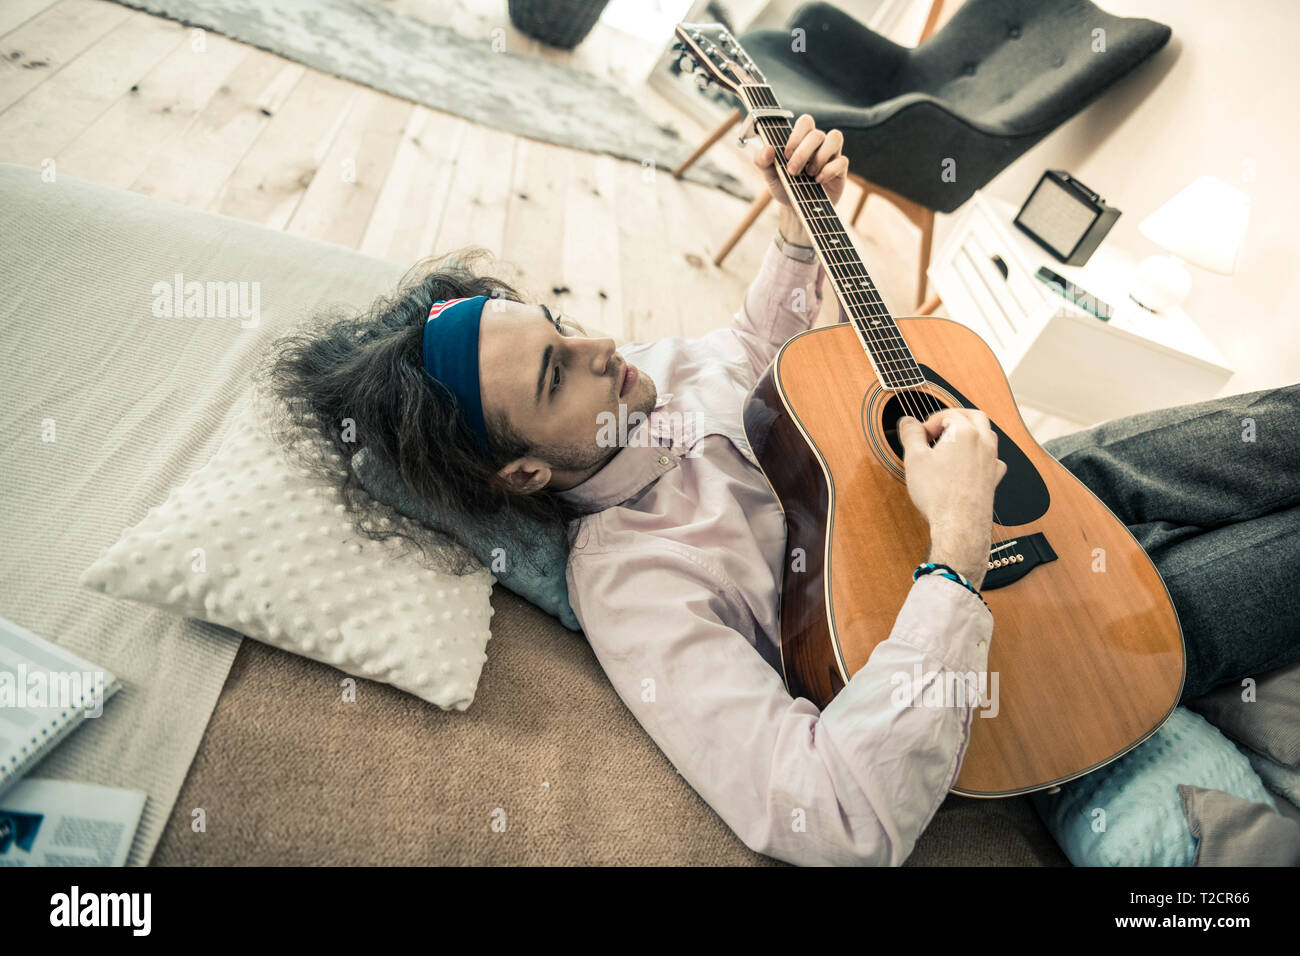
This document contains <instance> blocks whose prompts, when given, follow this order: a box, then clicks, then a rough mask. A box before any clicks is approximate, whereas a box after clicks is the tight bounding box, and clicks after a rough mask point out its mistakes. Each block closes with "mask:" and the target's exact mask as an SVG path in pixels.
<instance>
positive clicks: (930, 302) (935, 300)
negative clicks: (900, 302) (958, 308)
mask: <svg viewBox="0 0 1300 956" xmlns="http://www.w3.org/2000/svg"><path fill="white" fill-rule="evenodd" d="M942 301H943V300H942V299H940V298H939V293H937V292H936V293H934V294H933V295H932V296H930V298H928V299H926V300H925V301H924V302H922V303H921V304H920V305H918V306H917V307H916V314H917V315H934V310H935V309H937V308H939V303H940V302H942Z"/></svg>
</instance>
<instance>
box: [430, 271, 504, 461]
mask: <svg viewBox="0 0 1300 956" xmlns="http://www.w3.org/2000/svg"><path fill="white" fill-rule="evenodd" d="M487 299H488V297H487V296H485V295H477V296H474V298H472V299H439V300H438V301H437V302H435V303H434V304H433V308H431V309H430V310H429V318H428V319H426V320H425V323H424V371H425V373H426V374H427V375H428V376H429V378H431V379H432V380H433V382H434V383H437V384H439V385H442V386H443V388H444V389H446V391H448V392H450V393H451V396H452V398H453V402H452V406H453V407H455V408H459V409H460V413H461V416H462V417H463V418H464V420H465V423H466V424H467V425H469V430H470V431H472V432H473V433H474V438H475V439H476V440H477V442H478V446H479V449H480V450H481V451H482V452H483V454H485V455H486V454H487V451H488V442H487V426H486V425H485V424H484V422H483V397H482V395H481V394H480V393H479V381H478V327H479V320H480V319H481V318H482V317H483V303H484V302H486V301H487ZM431 388H433V383H431ZM433 391H434V392H435V394H436V393H437V391H438V390H437V389H436V388H433ZM444 401H445V399H444Z"/></svg>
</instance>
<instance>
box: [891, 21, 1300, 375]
mask: <svg viewBox="0 0 1300 956" xmlns="http://www.w3.org/2000/svg"><path fill="white" fill-rule="evenodd" d="M916 2H917V3H918V4H920V5H924V6H928V0H916ZM1099 6H1101V7H1102V8H1103V9H1105V10H1107V11H1108V12H1110V13H1114V14H1116V15H1119V16H1141V17H1146V18H1148V19H1152V20H1157V21H1159V22H1161V23H1166V24H1168V25H1169V26H1170V27H1171V28H1172V29H1173V36H1172V38H1171V39H1170V41H1169V44H1168V45H1166V47H1165V48H1164V49H1163V50H1161V51H1160V52H1159V53H1158V54H1157V55H1156V56H1155V57H1154V58H1153V59H1152V60H1150V61H1148V62H1147V63H1146V64H1144V66H1142V67H1140V68H1139V69H1138V71H1136V72H1135V73H1134V74H1131V75H1130V76H1129V77H1128V78H1126V79H1125V80H1124V81H1122V82H1121V84H1120V85H1119V86H1117V87H1114V88H1112V89H1111V90H1110V91H1109V92H1108V93H1107V94H1106V95H1105V96H1103V97H1102V99H1101V100H1099V101H1098V102H1096V103H1094V104H1093V105H1092V106H1091V107H1089V108H1088V109H1086V110H1085V111H1084V112H1082V113H1080V114H1079V115H1078V116H1076V117H1075V118H1074V119H1073V120H1071V121H1070V122H1069V123H1067V124H1066V125H1065V126H1063V127H1062V128H1060V129H1058V130H1057V131H1056V132H1055V133H1053V134H1052V135H1051V136H1049V137H1048V138H1047V139H1045V140H1043V142H1041V143H1039V144H1038V146H1036V147H1035V148H1034V149H1033V150H1031V151H1030V152H1028V153H1026V154H1025V155H1024V156H1022V157H1021V158H1020V159H1019V160H1017V162H1016V163H1014V164H1012V166H1011V167H1009V168H1008V169H1007V170H1005V171H1003V173H1002V174H1001V175H1000V176H998V177H997V178H996V179H995V180H994V181H993V182H992V183H991V184H990V186H989V187H987V188H988V189H990V190H991V191H992V192H993V193H994V194H996V195H998V196H1001V197H1003V198H1004V199H1007V200H1008V201H1011V202H1014V203H1016V204H1017V205H1019V204H1020V203H1021V202H1023V201H1024V198H1025V197H1026V196H1027V195H1028V193H1029V190H1030V189H1031V188H1032V187H1033V185H1034V183H1035V182H1037V180H1038V177H1039V176H1040V175H1041V173H1042V171H1043V170H1044V169H1047V168H1061V169H1066V170H1069V171H1070V172H1071V173H1072V174H1074V175H1075V176H1077V177H1078V178H1079V179H1081V180H1082V181H1083V182H1084V183H1086V184H1087V185H1088V186H1089V187H1091V188H1092V189H1094V190H1095V191H1097V192H1099V193H1101V194H1102V195H1103V196H1104V197H1105V198H1106V200H1107V201H1108V202H1109V203H1110V204H1111V205H1114V206H1118V207H1119V208H1120V209H1122V210H1123V215H1121V216H1120V218H1119V220H1118V222H1117V223H1116V224H1115V227H1114V228H1113V229H1112V231H1111V233H1110V235H1109V236H1108V237H1107V239H1106V241H1107V242H1108V243H1114V244H1116V245H1118V246H1120V247H1121V248H1123V249H1125V250H1127V251H1129V252H1130V253H1132V254H1133V255H1134V256H1136V257H1138V258H1141V257H1144V256H1146V255H1150V254H1153V253H1156V252H1158V251H1159V250H1158V248H1157V247H1156V246H1154V245H1153V244H1152V243H1151V242H1149V241H1148V240H1147V239H1146V238H1145V237H1144V236H1142V234H1141V233H1140V232H1138V229H1137V226H1138V223H1139V222H1141V220H1142V219H1143V218H1144V217H1145V216H1146V215H1147V214H1149V213H1150V212H1152V211H1153V210H1154V209H1155V208H1156V207H1158V206H1159V205H1160V204H1161V203H1163V202H1164V201H1165V200H1166V199H1167V198H1169V197H1170V196H1172V195H1173V194H1174V193H1175V192H1176V191H1177V190H1178V189H1180V188H1181V187H1182V186H1184V185H1186V184H1187V183H1188V182H1190V181H1191V180H1193V179H1195V178H1196V177H1197V176H1200V175H1212V176H1218V177H1220V178H1222V179H1225V180H1227V181H1228V182H1231V183H1234V184H1236V185H1237V186H1239V187H1241V188H1242V189H1244V190H1245V191H1246V192H1247V193H1248V194H1250V196H1251V197H1252V200H1253V208H1252V211H1251V219H1250V225H1249V227H1248V230H1247V233H1246V242H1245V246H1244V249H1243V252H1242V255H1241V258H1240V261H1239V263H1238V269H1237V273H1236V274H1235V275H1232V276H1220V275H1216V274H1214V273H1210V272H1205V271H1204V270H1201V269H1197V268H1194V267H1193V268H1192V270H1191V271H1192V292H1191V296H1190V298H1189V299H1188V301H1187V303H1186V309H1187V311H1188V313H1189V314H1190V315H1191V316H1192V317H1193V318H1194V319H1195V320H1196V321H1197V322H1198V323H1199V324H1200V326H1201V328H1202V329H1204V331H1205V333H1206V334H1207V335H1208V336H1209V337H1210V339H1211V340H1213V341H1214V343H1215V344H1216V345H1217V346H1218V347H1219V349H1220V351H1222V352H1223V354H1224V356H1225V357H1226V358H1227V359H1228V364H1229V365H1231V366H1232V367H1233V368H1236V369H1238V372H1237V375H1236V376H1234V377H1233V378H1232V379H1231V380H1230V381H1229V382H1228V383H1227V385H1226V386H1225V388H1224V390H1223V392H1222V394H1225V395H1230V394H1236V393H1240V392H1245V391H1252V390H1254V389H1260V388H1270V387H1276V386H1279V385H1286V384H1291V383H1294V382H1298V381H1300V308H1298V307H1297V294H1300V237H1298V235H1297V228H1300V187H1298V184H1297V177H1296V173H1297V161H1296V160H1297V155H1298V154H1300V119H1298V116H1300V109H1297V98H1298V97H1297V94H1300V54H1297V52H1296V50H1295V40H1296V37H1297V35H1300V2H1297V0H1239V2H1230V3H1225V2H1223V0H1218V2H1209V0H1104V2H1102V3H1101V4H1099ZM945 13H947V11H945ZM958 168H959V169H960V165H959V167H958ZM959 214H960V211H958V213H956V214H954V216H940V217H939V221H938V223H937V224H936V233H935V248H936V249H937V248H939V246H940V244H941V243H942V241H943V237H944V236H945V235H946V233H947V231H948V229H949V228H950V227H951V225H952V221H953V219H954V218H955V216H956V215H959Z"/></svg>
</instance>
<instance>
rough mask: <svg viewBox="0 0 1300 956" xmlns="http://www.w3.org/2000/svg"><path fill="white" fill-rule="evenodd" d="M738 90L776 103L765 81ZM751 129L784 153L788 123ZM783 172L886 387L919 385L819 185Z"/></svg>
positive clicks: (770, 120)
mask: <svg viewBox="0 0 1300 956" xmlns="http://www.w3.org/2000/svg"><path fill="white" fill-rule="evenodd" d="M740 92H741V94H742V96H744V97H745V98H746V99H747V100H748V101H749V103H750V105H751V107H752V108H755V109H759V108H768V109H779V108H780V106H779V104H778V103H777V101H776V97H775V96H773V95H772V91H771V88H770V87H768V86H765V85H759V84H746V85H742V87H741V90H740ZM754 130H755V132H757V133H759V134H760V135H761V136H762V137H763V139H764V140H766V141H767V143H768V145H770V146H772V147H773V148H775V149H776V151H777V153H778V155H783V149H784V147H785V144H786V143H787V142H788V141H789V138H790V133H791V132H792V131H793V127H792V125H791V124H790V121H789V120H787V119H786V118H785V117H782V116H764V117H759V118H757V119H756V120H755V121H754ZM782 162H783V163H784V159H782ZM787 175H788V177H789V180H790V183H791V185H792V194H793V195H792V197H791V198H792V199H793V201H794V203H795V204H796V206H797V207H798V210H799V212H800V214H801V215H802V216H803V219H804V221H805V223H806V225H807V228H808V233H809V235H810V236H811V237H812V241H813V244H814V246H815V247H816V249H817V252H818V253H819V255H820V256H821V259H822V264H823V265H824V266H825V267H826V273H827V275H829V276H830V278H831V282H832V284H833V285H834V287H835V290H836V291H837V292H838V293H839V297H840V299H841V301H842V302H843V303H845V304H846V307H847V309H846V311H847V312H848V316H849V318H850V319H851V320H852V322H853V326H854V329H855V331H856V332H857V334H858V338H859V340H860V341H861V343H862V346H863V348H864V349H865V350H866V351H867V353H868V354H869V355H870V356H871V358H872V361H873V363H874V364H875V367H876V369H877V371H878V372H879V374H880V377H881V380H882V382H883V383H884V384H885V385H886V386H887V387H889V388H908V387H913V386H915V385H918V384H921V382H923V381H924V376H923V375H922V374H921V370H920V367H919V366H918V365H917V364H916V360H915V358H914V357H913V355H912V351H911V349H909V348H908V346H907V342H906V340H905V339H904V338H903V336H902V333H901V332H899V330H898V326H897V325H896V324H895V323H894V319H893V316H891V315H890V314H889V310H888V309H887V308H886V307H885V303H884V300H883V299H881V297H880V293H879V292H878V291H877V289H876V286H875V283H873V282H872V281H871V277H870V275H868V274H867V270H866V267H865V266H864V265H863V263H862V260H861V258H860V257H859V256H858V252H857V249H856V248H855V247H854V245H853V241H852V240H851V239H850V237H849V234H848V232H847V231H846V230H845V229H844V224H843V222H842V221H841V220H840V217H839V214H838V213H837V212H836V211H835V206H834V204H832V203H831V201H830V199H829V198H828V197H827V196H826V192H825V190H824V189H823V188H822V185H821V184H820V183H818V182H817V181H816V180H815V179H813V178H812V177H810V176H808V175H807V174H806V173H799V174H798V175H790V174H789V171H788V170H787Z"/></svg>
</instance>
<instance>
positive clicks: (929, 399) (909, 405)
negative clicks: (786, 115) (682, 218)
mask: <svg viewBox="0 0 1300 956" xmlns="http://www.w3.org/2000/svg"><path fill="white" fill-rule="evenodd" d="M781 124H784V125H785V126H788V125H789V124H788V122H787V121H785V120H784V119H781V120H780V121H779V122H778V123H777V124H773V127H774V128H771V129H769V130H768V132H769V133H772V134H780V135H774V136H773V137H772V138H773V140H774V142H775V144H776V145H777V146H779V147H780V148H781V149H782V150H784V147H785V144H786V142H787V141H788V135H786V134H787V130H786V129H783V128H782V125H781ZM791 131H792V130H791ZM782 137H784V138H782ZM782 165H783V166H784V157H783V158H782ZM786 175H787V177H788V179H789V181H790V183H791V186H792V187H793V188H794V190H795V192H796V195H797V198H800V199H803V200H804V201H805V202H814V201H815V202H823V201H824V202H826V203H827V204H828V205H829V204H830V200H829V198H824V199H818V197H817V196H816V194H815V192H813V190H815V189H816V188H817V187H819V186H820V185H821V184H820V183H817V182H815V181H814V180H811V179H810V178H808V177H807V176H806V174H800V175H801V176H804V177H805V179H806V180H807V181H806V182H800V181H799V179H798V178H797V177H795V176H792V175H790V173H789V170H786ZM822 195H823V197H824V196H825V192H824V190H823V191H822ZM805 213H806V210H805ZM811 218H817V217H811ZM827 218H830V217H827ZM834 218H835V219H838V216H837V215H836V216H835V217H834ZM809 225H810V226H813V229H812V234H813V236H814V241H816V239H817V238H821V237H820V236H819V233H818V231H817V230H818V227H817V226H816V225H814V224H813V222H812V221H811V219H810V222H809ZM847 238H848V236H847V234H846V235H845V239H847ZM837 241H838V240H837ZM823 244H824V243H823ZM834 251H836V252H843V253H844V254H845V255H852V256H855V257H856V250H854V249H852V248H850V249H848V250H844V249H839V250H834ZM830 258H831V264H832V265H833V266H834V265H838V266H840V267H841V269H843V267H844V266H846V265H847V266H855V265H856V264H855V263H854V262H853V260H852V259H849V260H848V261H847V262H840V261H838V260H836V259H834V256H833V253H831V254H830ZM838 277H839V276H838V273H837V278H838ZM858 278H859V284H860V285H863V286H865V288H866V289H867V290H868V291H869V292H870V293H872V294H873V295H875V297H876V301H877V303H878V304H879V306H880V309H881V310H882V312H883V314H878V313H876V312H875V311H874V309H873V303H872V302H871V301H870V299H868V300H867V301H866V302H865V303H859V302H854V304H856V305H860V306H864V307H865V308H866V309H867V311H868V312H869V314H871V315H872V316H873V317H874V318H877V319H881V318H884V319H889V322H890V325H889V326H887V328H892V330H893V332H894V334H895V335H896V336H897V338H898V340H899V341H900V342H901V343H902V350H903V351H904V352H905V354H907V356H908V358H911V355H910V350H909V349H907V347H906V346H907V343H906V339H903V337H902V334H901V332H899V331H898V328H897V326H896V325H893V324H892V323H893V319H892V316H890V314H889V310H888V309H886V308H885V306H884V303H883V301H881V300H880V296H879V293H878V292H877V291H876V289H875V286H874V283H872V281H871V278H870V276H869V275H868V274H867V273H866V270H865V268H863V269H862V275H861V276H860V277H858ZM848 294H849V296H850V299H852V297H853V295H854V293H852V292H851V293H848ZM849 317H850V318H851V319H854V324H855V327H856V328H857V329H858V331H859V332H860V333H861V334H863V335H864V336H866V337H867V338H868V339H869V340H870V341H872V342H876V343H877V344H879V343H878V341H877V340H876V339H875V338H874V336H873V335H872V332H871V330H870V329H869V328H867V327H866V326H865V325H863V324H862V323H861V322H860V321H859V320H858V319H857V317H856V316H854V315H853V312H852V310H850V311H849ZM892 350H895V351H896V350H898V347H893V348H892ZM882 351H884V350H882ZM881 361H882V363H883V364H885V365H887V366H891V368H890V370H891V371H895V372H897V371H898V368H897V367H898V364H899V362H898V361H897V360H893V359H889V358H882V359H881ZM912 364H913V365H914V366H915V360H914V359H913V360H912ZM916 368H917V372H918V374H919V375H920V378H921V382H920V383H918V384H927V385H928V384H931V383H930V382H928V380H926V378H925V375H924V373H922V372H920V367H919V366H916ZM911 387H915V386H911ZM900 388H901V390H900V391H899V392H898V397H899V403H900V404H902V405H903V407H904V408H905V409H906V410H907V412H908V414H910V415H912V416H913V417H915V418H916V419H917V420H918V421H924V420H925V418H927V417H929V415H928V414H925V413H923V412H922V411H921V409H920V407H918V404H917V403H918V402H920V403H921V405H924V406H927V407H928V412H929V413H930V414H933V413H934V412H937V411H941V410H942V408H943V406H941V405H939V404H938V403H937V402H936V401H935V399H934V398H933V396H931V395H929V394H928V393H926V392H924V391H922V392H919V393H912V392H910V391H909V387H908V386H900ZM909 396H917V397H916V398H915V399H913V398H911V397H909ZM992 511H993V514H992V519H993V523H994V524H995V525H1002V524H1003V522H1002V520H1001V516H1000V515H998V513H997V508H996V507H995V508H993V509H992Z"/></svg>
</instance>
